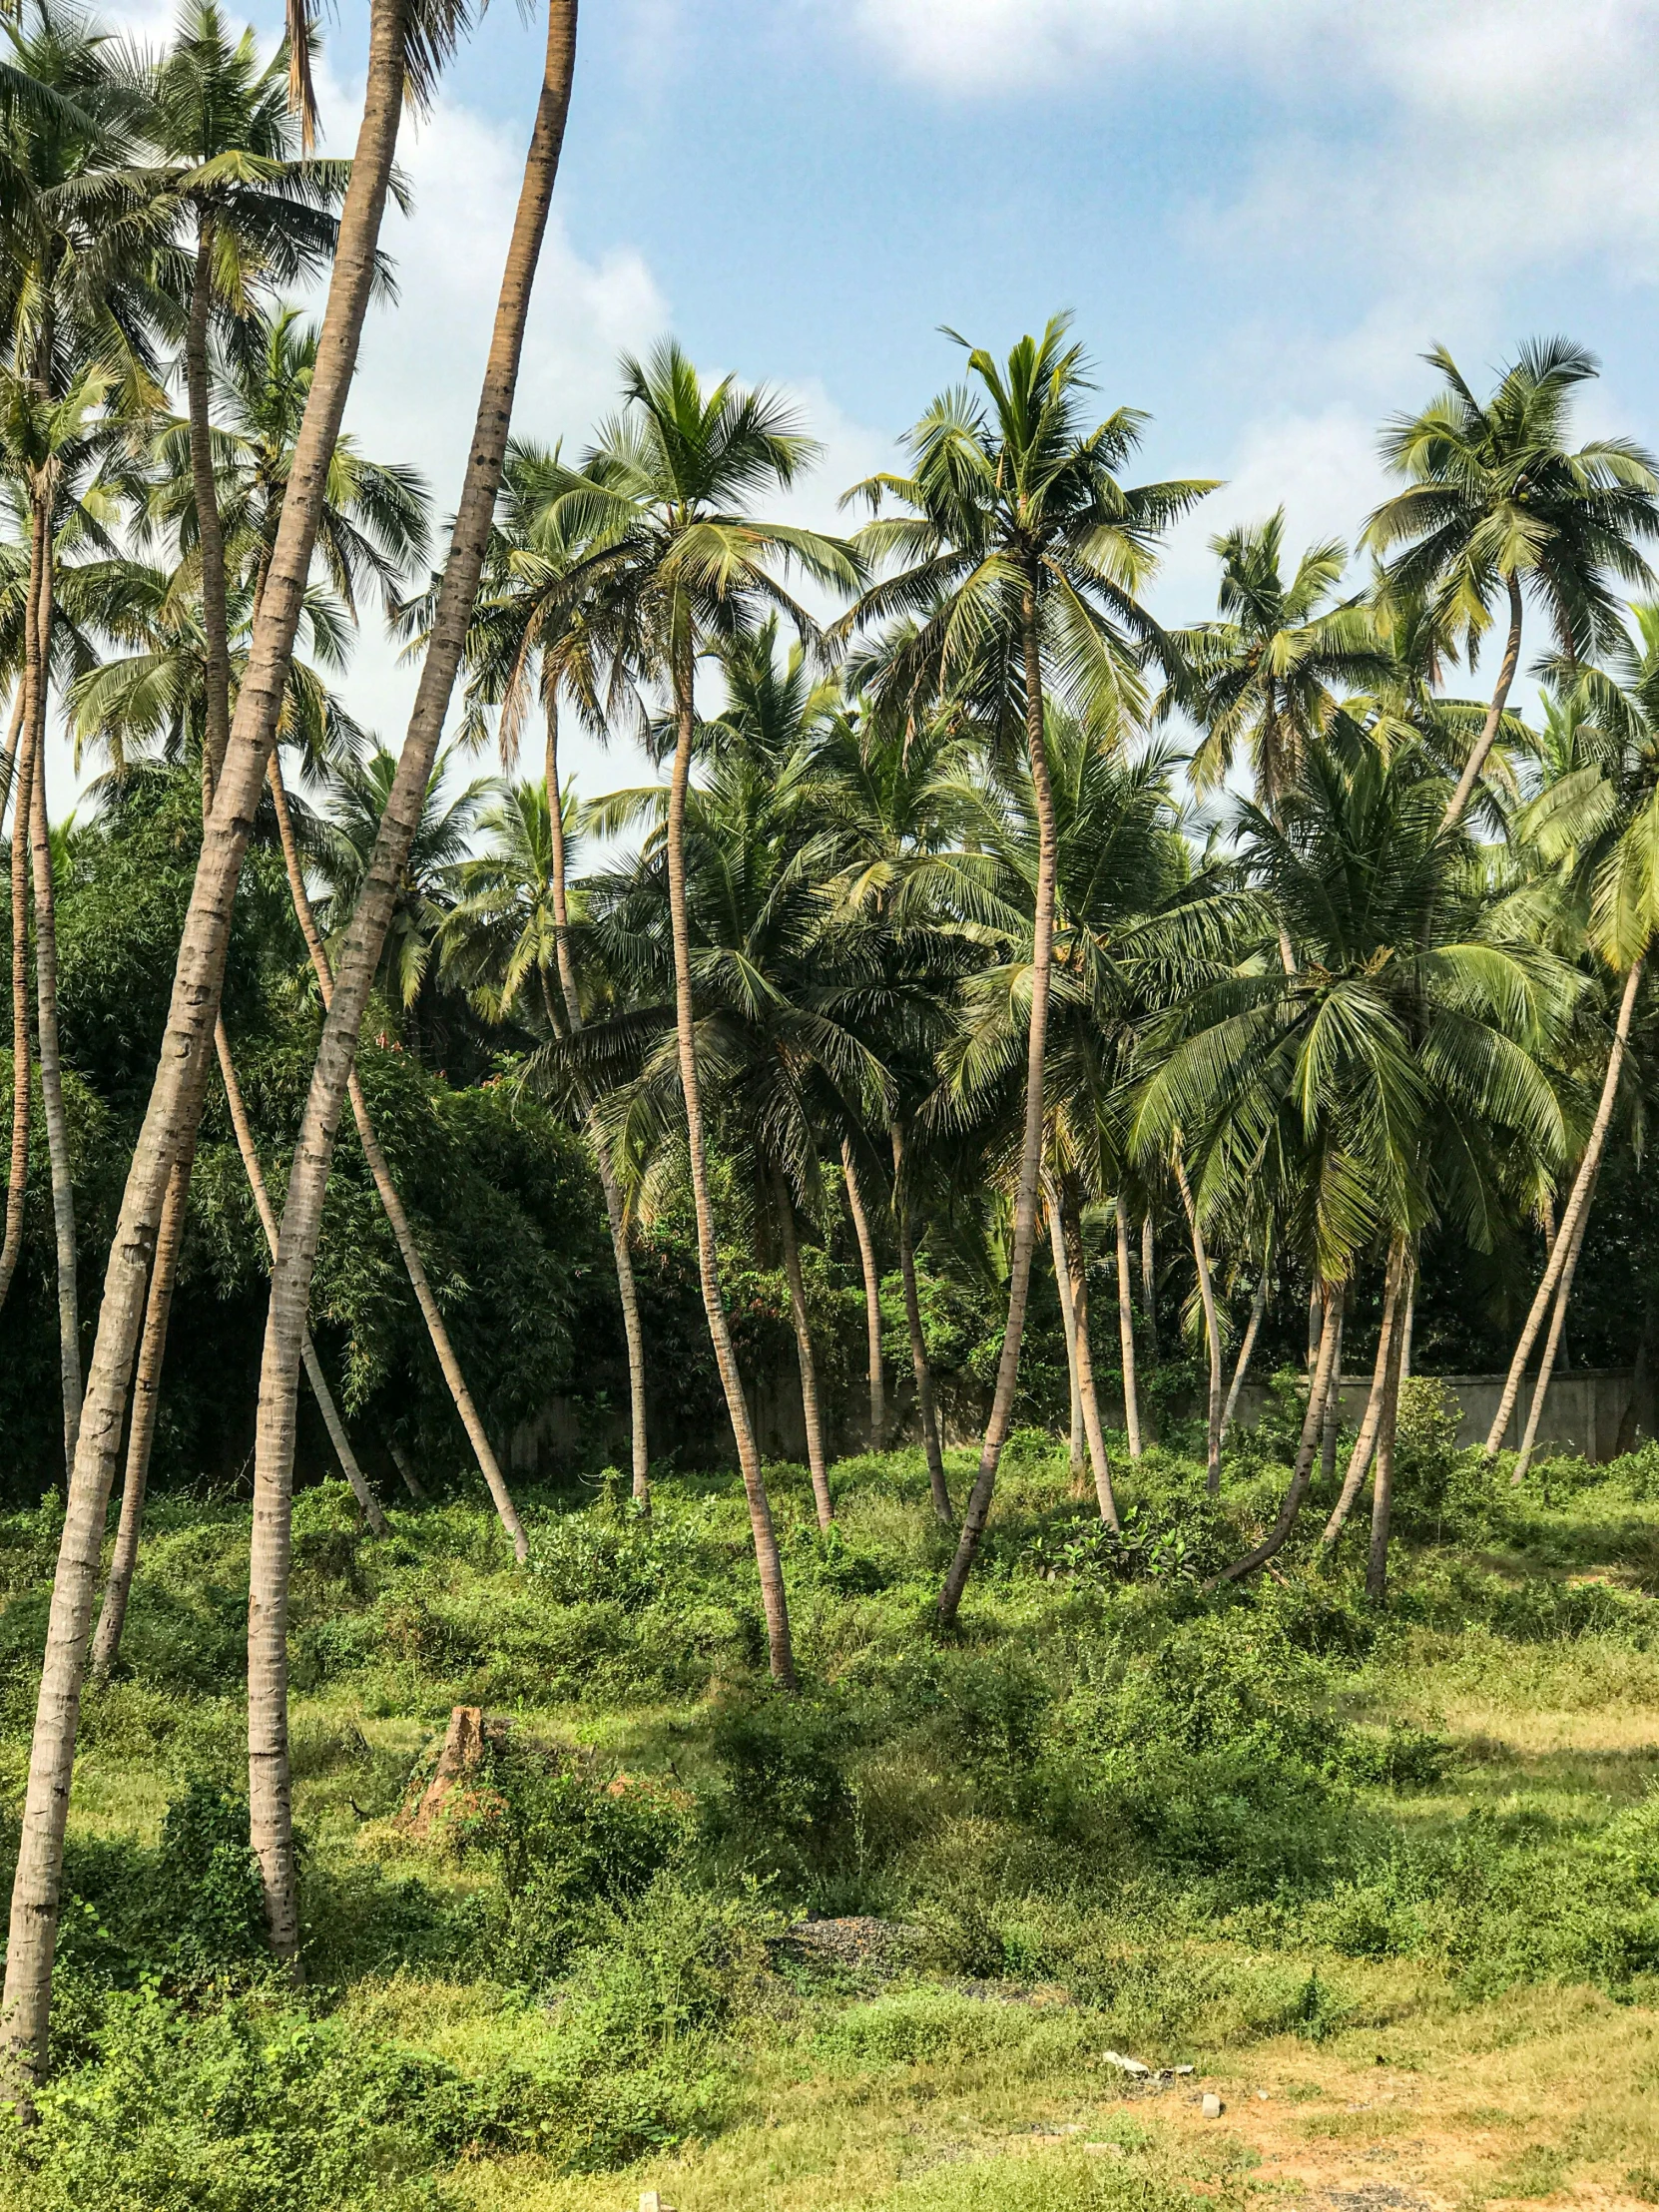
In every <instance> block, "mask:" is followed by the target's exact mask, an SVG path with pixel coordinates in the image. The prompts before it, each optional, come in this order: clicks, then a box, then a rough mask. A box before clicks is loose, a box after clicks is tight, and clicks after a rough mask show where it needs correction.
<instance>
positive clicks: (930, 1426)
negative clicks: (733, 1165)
mask: <svg viewBox="0 0 1659 2212" xmlns="http://www.w3.org/2000/svg"><path fill="white" fill-rule="evenodd" d="M889 1133H890V1135H891V1138H892V1206H893V1223H894V1226H895V1227H896V1229H897V1231H898V1272H899V1276H900V1278H901V1280H902V1282H903V1285H904V1327H905V1331H906V1333H907V1334H908V1336H909V1339H910V1367H911V1371H912V1373H913V1374H914V1376H915V1379H916V1414H917V1417H918V1419H919V1420H920V1422H921V1448H922V1451H923V1452H924V1453H925V1455H926V1459H927V1487H928V1491H929V1493H930V1494H931V1496H932V1500H933V1517H934V1519H935V1520H936V1521H937V1522H938V1523H939V1525H940V1526H941V1527H942V1528H954V1527H955V1525H956V1509H955V1507H954V1506H953V1505H952V1504H951V1502H950V1485H949V1483H948V1482H947V1481H946V1480H945V1475H944V1450H943V1447H942V1445H941V1444H940V1441H939V1408H938V1403H937V1400H936V1399H935V1397H934V1395H933V1368H932V1363H931V1362H930V1361H929V1360H928V1357H927V1339H926V1337H925V1336H924V1335H923V1334H922V1327H921V1294H920V1292H919V1291H918V1290H917V1288H916V1247H915V1238H914V1235H913V1233H912V1230H911V1227H910V1198H909V1193H908V1191H907V1190H906V1189H905V1187H904V1139H903V1135H902V1133H901V1132H900V1130H899V1126H898V1123H897V1122H896V1121H894V1122H893V1123H891V1124H890V1129H889Z"/></svg>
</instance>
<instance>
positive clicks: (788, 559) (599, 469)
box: [558, 342, 858, 1684]
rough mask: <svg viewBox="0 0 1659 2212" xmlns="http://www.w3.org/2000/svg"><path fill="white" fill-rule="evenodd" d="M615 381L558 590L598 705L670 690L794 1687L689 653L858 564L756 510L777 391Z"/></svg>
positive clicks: (731, 1375)
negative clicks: (709, 920)
mask: <svg viewBox="0 0 1659 2212" xmlns="http://www.w3.org/2000/svg"><path fill="white" fill-rule="evenodd" d="M623 380H624V390H625V395H626V412H625V413H624V414H623V415H622V416H621V417H619V418H618V419H617V420H615V421H613V422H611V423H609V424H608V425H607V426H606V427H605V428H604V430H603V431H602V432H601V434H600V437H599V440H598V442H597V444H596V445H595V446H594V448H593V450H592V451H591V452H590V453H589V454H587V455H586V456H585V458H584V460H583V462H582V466H581V470H580V472H579V473H577V474H573V475H572V477H571V478H570V480H569V483H568V487H567V489H566V490H565V492H564V493H563V494H562V496H561V498H560V500H559V502H558V507H559V515H558V520H559V526H560V528H561V530H562V531H564V532H565V533H566V535H567V536H569V537H572V538H574V539H578V540H584V541H587V542H591V543H592V545H593V546H594V548H595V549H594V551H592V552H591V553H589V554H587V555H586V556H584V558H582V559H580V560H578V561H577V562H576V563H575V564H574V566H573V567H572V568H571V569H570V571H569V572H568V574H567V576H566V578H565V582H564V585H563V588H562V595H561V596H562V598H563V600H564V602H565V603H566V604H567V605H569V606H570V607H571V608H573V609H575V608H581V609H583V610H584V611H585V612H584V619H585V620H586V621H587V623H588V625H589V627H590V630H591V632H592V635H593V641H594V643H593V654H592V662H593V667H594V670H595V679H596V682H600V683H602V684H603V687H604V698H605V701H606V702H607V704H611V705H614V706H620V704H621V703H622V701H623V700H624V699H625V698H626V697H627V696H628V695H629V693H630V692H631V691H634V690H636V689H637V688H638V687H640V686H642V685H643V686H651V687H661V688H662V689H663V690H665V691H666V692H667V694H668V698H669V702H670V705H671V710H672V716H673V729H674V738H675V746H674V769H673V775H672V779H671V782H670V785H669V797H668V807H667V813H666V817H665V822H664V838H663V858H664V865H665V868H666V872H667V876H668V903H669V918H670V925H671V930H672V937H673V946H674V998H675V1035H676V1049H677V1057H678V1064H679V1074H680V1086H681V1093H682V1098H683V1103H684V1108H685V1115H686V1138H687V1155H688V1166H689V1170H690V1180H691V1187H692V1200H693V1205H694V1207H695V1209H696V1214H697V1244H698V1273H699V1277H700V1281H701V1285H702V1292H703V1308H704V1313H705V1315H706V1317H707V1319H708V1324H709V1335H710V1339H711V1342H712V1343H713V1346H714V1352H715V1361H716V1365H717V1367H718V1369H719V1371H720V1379H721V1386H722V1389H723V1391H724V1393H725V1398H726V1408H727V1413H728V1416H729V1417H730V1419H731V1423H732V1433H733V1436H734V1438H735V1440H736V1443H737V1450H738V1462H739V1466H740V1468H741V1469H742V1473H743V1483H744V1491H745V1494H746V1496H747V1498H748V1501H749V1513H750V1525H751V1530H752V1533H753V1536H754V1542H755V1555H756V1561H757V1565H758V1567H759V1571H760V1577H761V1595H762V1602H763V1605H764V1607H765V1611H766V1619H767V1636H768V1643H769V1647H770V1652H771V1663H772V1671H773V1675H774V1677H775V1678H776V1679H777V1680H778V1681H779V1682H781V1683H785V1684H793V1683H794V1680H795V1660H794V1654H793V1650H792V1647H791V1642H790V1630H789V1607H788V1600H787V1598H786V1595H785V1590H784V1578H783V1570H782V1567H781V1564H780V1561H779V1556H778V1543H777V1537H776V1535H775V1533H774V1530H773V1523H772V1508H771V1504H770V1501H769V1500H768V1497H767V1492H766V1484H765V1482H764V1480H763V1478H762V1474H761V1456H760V1452H759V1449H758V1447H757V1445H756V1441H755V1433H754V1428H753V1424H752V1422H751V1420H750V1417H749V1408H748V1404H747V1402H746V1400H745V1397H744V1390H743V1379H742V1376H741V1374H740V1372H739V1369H738V1363H737V1355H736V1353H735V1352H734V1350H733V1346H732V1335H731V1330H730V1327H729V1325H728V1322H727V1317H726V1308H725V1303H724V1300H723V1298H722V1295H721V1288H720V1276H719V1269H718V1261H717V1251H716V1243H715V1219H714V1205H713V1201H712V1198H711V1196H710V1190H709V1171H708V1157H707V1150H706V1146H705V1141H704V1113H703V1093H702V1086H701V1081H700V1077H699V1071H698V1064H697V1037H696V1012H695V985H694V975H693V966H692V948H691V924H690V919H689V914H688V906H687V890H686V850H685V837H686V810H687V803H688V796H689V793H690V788H691V768H692V756H693V751H694V747H695V742H696V731H697V709H696V702H695V699H694V696H693V686H694V682H695V677H696V670H697V664H698V661H699V658H700V657H701V656H702V655H703V654H704V653H705V652H707V651H708V650H709V649H710V647H711V646H714V645H716V644H718V643H720V642H722V641H724V640H726V639H729V638H732V637H735V636H738V635H740V634H741V633H742V632H743V631H744V630H745V629H750V628H753V627H754V622H755V618H756V617H757V616H758V614H759V613H760V612H761V611H762V610H764V609H768V608H773V607H776V608H779V609H780V610H782V611H783V612H784V613H785V614H786V615H788V616H789V618H790V619H791V621H792V622H794V624H795V625H796V628H797V630H798V632H799V633H800V634H802V635H803V636H809V635H811V634H812V631H813V624H812V621H811V618H810V617H809V616H808V615H807V613H806V611H805V609H803V608H801V607H799V606H798V605H797V604H796V603H795V601H794V600H793V599H792V598H791V597H790V596H789V594H788V593H787V592H786V591H785V589H784V587H783V585H782V584H781V583H780V582H779V581H778V578H777V576H776V575H775V574H774V569H775V568H779V567H787V566H788V565H789V564H791V563H797V564H799V565H800V566H801V567H802V568H803V569H804V570H805V571H806V572H807V573H808V574H809V575H811V576H813V577H815V578H817V579H818V580H819V581H821V582H822V583H824V584H826V585H830V586H835V585H848V584H851V583H854V582H855V581H856V579H857V574H858V571H857V567H856V564H855V563H854V561H853V559H852V556H851V554H850V553H849V551H848V550H847V549H846V548H845V547H844V546H842V545H840V544H838V543H837V542H836V541H835V540H833V539H831V538H827V537H825V536H824V535H822V534H821V533H820V532H817V531H812V530H800V529H796V528H793V527H791V526H789V525H786V524H783V523H775V522H770V521H767V520H764V519H763V518H761V517H759V516H757V515H756V514H755V512H754V511H753V509H754V502H755V501H756V499H757V498H758V497H759V496H760V495H761V494H762V493H764V492H766V491H768V490H777V489H782V488H785V487H787V486H788V485H790V484H792V483H793V482H794V481H795V479H796V478H797V476H798V475H799V474H800V473H801V471H802V469H803V468H804V467H806V465H807V464H808V463H809V462H810V460H811V459H812V457H813V454H814V452H815V450H816V449H815V448H814V446H813V445H812V443H811V441H810V440H809V439H807V438H806V437H805V436H803V435H802V433H801V431H800V429H799V427H798V425H797V423H796V420H795V417H794V415H793V414H792V413H791V411H790V410H789V409H788V408H787V407H786V406H785V405H784V403H783V402H782V401H781V400H780V399H778V398H777V397H776V396H775V395H774V394H773V393H771V392H769V391H766V390H764V389H758V390H753V391H746V390H744V389H743V388H741V387H740V386H739V385H737V384H735V383H734V382H733V381H732V380H731V379H730V378H728V379H726V380H725V381H723V382H721V383H719V384H717V385H715V386H714V388H713V389H712V390H706V389H705V388H704V385H703V382H702V380H701V378H700V377H699V376H698V373H697V370H696V369H695V367H694V366H693V365H692V363H691V361H690V360H689V359H688V358H687V356H686V355H685V353H684V352H682V351H681V349H680V348H679V346H677V345H675V344H673V343H672V342H670V343H666V344H664V345H662V346H660V347H659V348H658V350H657V351H656V352H655V353H654V354H653V355H652V356H651V358H650V359H649V360H648V361H644V362H641V361H637V360H633V359H629V360H625V361H624V363H623ZM590 713H591V715H592V716H593V718H594V719H601V718H603V717H604V715H605V713H606V706H605V705H602V704H601V698H600V695H599V694H598V693H597V692H596V694H595V695H594V696H593V698H592V699H591V702H590Z"/></svg>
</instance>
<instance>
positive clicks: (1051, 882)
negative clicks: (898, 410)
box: [939, 582, 1058, 1627]
mask: <svg viewBox="0 0 1659 2212" xmlns="http://www.w3.org/2000/svg"><path fill="white" fill-rule="evenodd" d="M1020 628H1021V632H1022V639H1021V642H1022V645H1023V648H1024V660H1025V743H1026V750H1027V752H1028V753H1029V755H1030V761H1031V791H1032V797H1033V799H1034V800H1035V802H1036V812H1037V895H1036V902H1035V909H1034V912H1033V916H1032V930H1031V1013H1030V1023H1029V1028H1028V1030H1027V1034H1026V1047H1025V1138H1024V1144H1023V1146H1022V1148H1021V1152H1020V1163H1019V1183H1018V1186H1017V1188H1016V1190H1015V1193H1014V1249H1013V1254H1012V1260H1011V1265H1010V1267H1009V1270H1008V1325H1007V1328H1006V1329H1005V1331H1004V1332H1003V1338H1002V1357H1001V1359H1000V1360H999V1361H998V1363H997V1370H996V1389H995V1392H994V1394H993V1395H992V1398H991V1414H990V1419H989V1420H988V1421H987V1422H986V1424H985V1440H984V1443H983V1445H982V1446H981V1448H980V1453H979V1471H978V1473H977V1474H976V1475H975V1477H974V1483H973V1488H972V1490H971V1491H970V1492H969V1493H968V1501H967V1508H966V1510H965V1511H964V1513H963V1515H962V1528H961V1534H960V1536H959V1537H958V1538H957V1543H956V1556H955V1558H954V1559H952V1561H951V1562H950V1568H949V1571H948V1573H947V1574H946V1576H945V1579H944V1587H943V1589H942V1590H940V1592H939V1619H940V1621H941V1622H942V1623H943V1624H944V1625H945V1626H946V1627H948V1626H950V1625H951V1624H952V1623H953V1622H954V1621H955V1618H956V1615H957V1612H958V1611H959V1610H960V1607H961V1603H962V1592H963V1591H964V1590H965V1589H966V1587H967V1578H968V1575H969V1574H970V1573H971V1572H972V1568H973V1561H974V1557H975V1554H976V1553H977V1552H978V1549H979V1539H980V1537H981V1536H982V1535H983V1534H984V1530H985V1522H986V1520H987V1518H988V1517H989V1514H990V1509H991V1495H992V1492H993V1491H994V1490H995V1488H996V1470H997V1468H998V1466H999V1465H1000V1464H1001V1460H1002V1447H1003V1445H1004V1444H1005V1443H1006V1442H1007V1440H1008V1430H1009V1428H1010V1427H1011V1426H1012V1424H1013V1418H1014V1391H1015V1389H1016V1387H1017V1385H1018V1383H1019V1351H1020V1341H1021V1339H1022V1338H1023V1337H1024V1334H1025V1304H1026V1299H1027V1296H1028V1294H1029V1292H1030V1288H1031V1255H1032V1252H1033V1251H1034V1250H1035V1247H1036V1242H1037V1179H1038V1176H1039V1174H1040V1172H1041V1169H1042V1151H1043V1062H1044V1058H1045V1055H1046V1052H1047V1046H1048V990H1049V962H1050V956H1051V953H1052V950H1053V943H1054V897H1055V875H1056V865H1057V857H1058V843H1057V839H1056V834H1055V827H1054V792H1053V788H1052V786H1051V785H1050V783H1049V778H1048V746H1047V742H1046V740H1045V739H1044V736H1043V693H1042V666H1041V662H1040V658H1039V653H1038V644H1037V600H1036V588H1035V585H1034V583H1030V582H1028V583H1027V585H1026V588H1025V597H1024V602H1023V605H1022V609H1021V623H1020Z"/></svg>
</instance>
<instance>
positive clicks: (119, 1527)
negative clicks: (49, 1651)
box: [90, 1141, 196, 1682]
mask: <svg viewBox="0 0 1659 2212" xmlns="http://www.w3.org/2000/svg"><path fill="white" fill-rule="evenodd" d="M195 1158H196V1146H195V1143H194V1141H193V1142H192V1144H191V1146H190V1149H189V1151H188V1152H185V1153H183V1154H181V1155H180V1157H179V1158H178V1159H177V1160H175V1161H174V1163H173V1172H172V1174H171V1175H170V1176H169V1178H168V1184H167V1198H166V1201H165V1203H164V1204H163V1207H162V1220H161V1227H160V1229H159V1230H158V1231H157V1232H156V1264H155V1266H154V1267H153V1268H152V1269H151V1271H150V1297H149V1303H148V1304H147V1306H146V1307H145V1313H144V1335H143V1337H142V1339H141V1340H140V1343H139V1357H138V1368H137V1370H136V1371H135V1373H134V1376H133V1410H132V1417H131V1419H130V1421H129V1423H128V1428H127V1467H126V1472H125V1473H124V1474H123V1476H122V1480H121V1518H120V1520H119V1521H118V1522H117V1523H116V1531H115V1549H114V1551H113V1552H112V1554H111V1557H110V1572H109V1577H108V1579H107V1580H106V1582H105V1584H104V1602H103V1604H102V1606H101V1607H100V1608H99V1613H98V1627H97V1630H96V1632H95V1634H94V1636H93V1639H92V1658H91V1661H90V1665H91V1669H92V1678H93V1680H94V1681H95V1682H105V1681H107V1680H108V1679H109V1675H110V1670H111V1668H112V1667H113V1666H114V1665H115V1662H116V1657H117V1655H118V1653H119V1652H120V1650H121V1637H122V1632H123V1630H124V1629H125V1628H126V1626H127V1603H128V1600H129V1599H130V1598H131V1596H132V1594H133V1576H134V1574H135V1573H136V1572H137V1571H138V1554H139V1537H140V1535H141V1533H142V1531H143V1528H144V1499H145V1492H146V1490H147V1489H148V1487H149V1482H150V1452H151V1448H152V1446H153V1445H154V1443H155V1440H156V1417H157V1415H158V1414H159V1412H160V1411H161V1387H162V1362H163V1360H164V1359H165V1357H166V1354H167V1327H168V1322H169V1319H170V1318H171V1316H172V1312H173V1286H174V1284H175V1282H176V1281H177V1278H178V1269H179V1248H180V1246H181V1244H182V1243H183V1241H184V1234H185V1216H186V1214H187V1213H188V1212H189V1210H190V1178H191V1169H192V1167H193V1165H194V1163H195Z"/></svg>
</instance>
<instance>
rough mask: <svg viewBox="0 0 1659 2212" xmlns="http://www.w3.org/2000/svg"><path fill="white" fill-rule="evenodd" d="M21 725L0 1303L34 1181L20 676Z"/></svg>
mask: <svg viewBox="0 0 1659 2212" xmlns="http://www.w3.org/2000/svg"><path fill="white" fill-rule="evenodd" d="M17 696H18V708H19V715H20V717H21V720H20V722H19V727H20V729H21V730H22V737H21V741H20V746H19V751H18V756H17V765H16V776H15V779H14V780H15V782H16V785H17V812H16V813H15V815H14V816H13V817H12V851H11V876H12V882H11V890H12V1149H11V1163H10V1166H9V1169H8V1171H7V1175H6V1235H5V1240H4V1242H3V1243H0V1306H4V1305H5V1303H6V1293H7V1292H8V1291H9V1290H10V1289H11V1287H12V1277H13V1276H14V1275H15V1274H16V1273H17V1258H18V1254H19V1253H20V1252H21V1251H22V1249H23V1201H24V1196H25V1193H26V1191H27V1189H28V1182H29V1109H30V1104H31V1098H30V1082H29V1062H30V1038H29V854H30V840H29V817H30V816H31V815H32V814H33V812H34V797H35V734H34V726H33V723H32V722H31V721H30V720H29V719H28V717H27V715H26V714H24V713H23V710H24V709H25V708H26V707H27V704H28V697H29V684H28V678H27V676H26V675H25V676H23V677H20V678H19V679H18V686H17Z"/></svg>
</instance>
